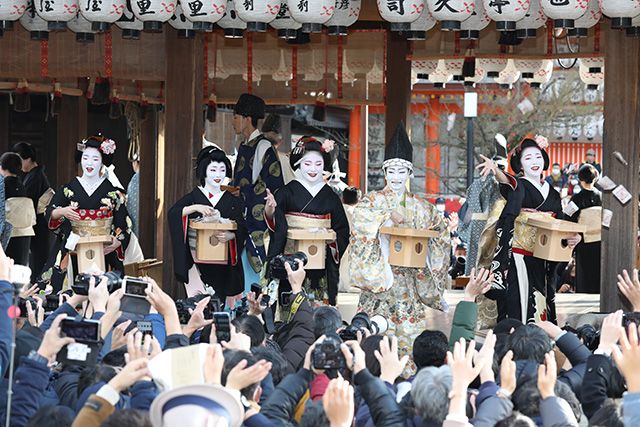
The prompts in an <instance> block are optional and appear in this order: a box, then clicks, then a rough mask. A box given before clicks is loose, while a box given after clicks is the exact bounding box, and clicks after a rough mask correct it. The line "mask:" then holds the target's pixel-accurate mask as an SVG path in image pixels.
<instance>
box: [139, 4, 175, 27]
mask: <svg viewBox="0 0 640 427" xmlns="http://www.w3.org/2000/svg"><path fill="white" fill-rule="evenodd" d="M177 7H178V0H131V10H132V11H133V14H134V15H135V16H136V18H138V19H139V20H141V21H142V24H143V28H144V31H146V32H149V33H161V32H162V24H163V23H165V22H167V21H168V20H169V19H171V17H172V16H173V15H174V14H175V13H176V8H177Z"/></svg>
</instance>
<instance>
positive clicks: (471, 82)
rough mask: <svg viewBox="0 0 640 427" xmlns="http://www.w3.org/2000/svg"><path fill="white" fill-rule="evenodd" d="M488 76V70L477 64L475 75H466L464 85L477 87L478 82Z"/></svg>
mask: <svg viewBox="0 0 640 427" xmlns="http://www.w3.org/2000/svg"><path fill="white" fill-rule="evenodd" d="M486 76H487V72H486V71H485V70H484V69H483V68H482V67H479V66H478V65H477V64H476V70H475V74H474V75H473V77H465V78H464V85H465V86H466V87H476V84H477V83H480V82H481V81H482V79H484V78H485V77H486Z"/></svg>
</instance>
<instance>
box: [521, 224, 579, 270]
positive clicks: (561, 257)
mask: <svg viewBox="0 0 640 427" xmlns="http://www.w3.org/2000/svg"><path fill="white" fill-rule="evenodd" d="M527 224H528V225H531V226H533V227H535V228H536V245H535V247H534V248H533V256H534V257H536V258H542V259H545V260H547V261H555V262H569V261H570V260H571V253H572V252H573V249H572V248H571V247H569V245H567V244H566V240H565V239H567V238H568V237H571V236H572V235H574V234H576V233H584V232H585V231H586V229H587V228H586V227H585V226H584V225H581V224H576V223H575V222H570V221H563V220H561V219H550V220H540V219H529V220H527Z"/></svg>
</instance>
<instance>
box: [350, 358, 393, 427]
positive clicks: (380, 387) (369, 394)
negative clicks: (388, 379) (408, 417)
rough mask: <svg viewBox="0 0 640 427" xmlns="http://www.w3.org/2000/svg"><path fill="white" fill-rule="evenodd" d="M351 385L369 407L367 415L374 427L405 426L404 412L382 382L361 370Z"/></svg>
mask: <svg viewBox="0 0 640 427" xmlns="http://www.w3.org/2000/svg"><path fill="white" fill-rule="evenodd" d="M353 383H354V385H356V386H357V387H358V390H359V392H360V394H361V395H362V398H363V399H364V401H365V403H366V404H367V405H368V406H369V413H370V414H371V419H372V420H373V424H374V425H375V426H376V427H390V426H395V427H404V426H405V414H404V411H403V410H402V409H401V408H400V405H398V403H397V402H396V397H395V396H394V394H393V393H392V392H391V391H390V390H389V389H388V388H387V386H386V385H385V383H384V381H382V380H381V379H380V378H377V377H374V376H373V374H372V373H371V372H369V370H367V369H363V370H362V371H360V372H358V373H357V374H356V375H355V377H354V378H353Z"/></svg>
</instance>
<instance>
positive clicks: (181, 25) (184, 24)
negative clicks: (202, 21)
mask: <svg viewBox="0 0 640 427" xmlns="http://www.w3.org/2000/svg"><path fill="white" fill-rule="evenodd" d="M167 22H168V23H169V25H171V26H172V27H173V28H175V29H176V30H178V38H179V39H192V38H195V36H196V32H195V30H194V29H193V22H191V21H189V20H188V19H187V17H186V16H185V14H184V11H183V10H182V6H181V5H180V4H178V6H177V7H176V12H175V13H174V14H173V16H172V17H171V19H169V21H167Z"/></svg>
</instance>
